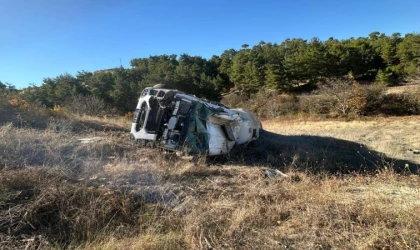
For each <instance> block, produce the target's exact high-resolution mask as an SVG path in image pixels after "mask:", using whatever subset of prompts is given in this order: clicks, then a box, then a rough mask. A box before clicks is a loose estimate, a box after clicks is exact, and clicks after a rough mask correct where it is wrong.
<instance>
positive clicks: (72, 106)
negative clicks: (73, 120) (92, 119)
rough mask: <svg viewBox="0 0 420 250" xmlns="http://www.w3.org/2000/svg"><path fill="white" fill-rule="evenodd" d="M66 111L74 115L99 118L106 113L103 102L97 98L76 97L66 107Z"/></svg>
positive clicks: (88, 96)
mask: <svg viewBox="0 0 420 250" xmlns="http://www.w3.org/2000/svg"><path fill="white" fill-rule="evenodd" d="M65 107H66V109H67V110H68V111H70V112H71V113H74V114H79V115H91V116H100V115H104V114H106V113H107V110H106V104H105V101H104V100H102V99H101V98H99V97H97V96H92V95H86V96H84V95H78V96H76V97H74V98H72V99H71V100H70V101H69V102H68V103H67V104H66V105H65Z"/></svg>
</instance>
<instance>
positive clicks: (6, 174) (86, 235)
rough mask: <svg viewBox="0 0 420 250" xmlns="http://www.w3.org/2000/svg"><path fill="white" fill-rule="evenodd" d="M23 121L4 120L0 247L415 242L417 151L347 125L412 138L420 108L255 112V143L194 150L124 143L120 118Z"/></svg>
mask: <svg viewBox="0 0 420 250" xmlns="http://www.w3.org/2000/svg"><path fill="white" fill-rule="evenodd" d="M279 98H280V99H281V98H283V97H279ZM285 98H286V99H287V98H289V97H285ZM7 108H10V107H7ZM51 112H53V114H54V113H57V112H58V113H60V111H59V110H56V111H51ZM39 114H40V113H39ZM21 117H22V119H21V120H22V122H21V123H3V125H1V126H0V248H1V249H21V248H26V249H49V248H50V249H61V248H70V249H302V248H303V249H305V248H317V249H331V248H344V249H378V248H379V249H381V248H384V249H407V248H412V249H415V248H419V247H420V231H419V228H420V216H419V214H418V210H419V208H420V203H419V202H418V201H419V198H420V197H419V190H418V186H419V184H420V178H419V176H418V175H417V174H415V175H413V174H411V172H415V168H411V167H415V166H416V164H418V163H419V161H417V160H416V159H417V158H407V157H404V156H403V155H400V154H398V153H396V154H393V153H392V152H389V151H387V150H391V149H387V150H385V148H382V147H380V143H379V141H381V140H378V139H377V141H378V142H377V143H379V144H375V143H374V142H372V143H371V144H369V142H368V141H364V140H361V139H363V138H365V139H367V140H369V137H366V136H363V134H356V133H355V132H352V133H353V137H352V136H351V135H352V133H350V132H351V131H363V130H365V131H366V133H372V130H373V129H376V130H379V128H380V127H383V129H382V131H390V130H392V129H393V128H395V130H401V131H403V130H404V129H405V131H406V132H407V133H406V134H407V135H409V134H410V132H409V131H412V132H413V133H414V135H415V136H417V135H418V133H416V132H415V131H414V130H415V129H417V130H416V131H418V128H417V127H416V126H418V119H417V120H416V119H415V117H413V118H392V119H391V118H382V119H383V120H381V121H379V122H375V121H365V122H363V121H356V122H337V121H324V122H322V121H319V122H316V121H315V122H314V121H311V122H307V121H306V122H305V121H291V120H289V121H285V122H279V121H272V122H264V124H263V126H264V128H265V129H266V130H270V131H271V132H268V131H266V132H264V134H263V136H262V138H261V140H259V141H257V142H255V143H253V144H252V145H249V146H248V147H246V148H239V149H237V151H236V152H233V153H232V154H231V155H230V156H228V157H222V158H210V159H206V158H204V157H196V158H194V159H193V160H187V159H181V158H178V157H176V156H174V155H172V154H165V153H164V152H160V151H159V150H155V149H142V148H138V147H137V146H136V145H132V144H131V143H129V142H128V140H127V138H126V135H127V132H128V131H126V130H125V128H128V127H129V124H128V122H127V121H126V123H125V124H124V122H123V120H120V119H117V118H115V119H114V118H106V119H105V118H98V117H96V118H92V117H87V116H80V115H72V116H69V115H65V114H61V115H58V114H54V116H52V117H49V118H47V119H45V116H35V115H33V116H31V118H32V119H33V118H37V117H38V120H33V122H28V121H27V120H25V118H26V117H29V116H25V115H21ZM70 118H71V119H70ZM2 119H3V122H5V118H4V117H2ZM42 123H45V125H44V126H40V124H42ZM31 126H32V127H31ZM34 126H35V127H34ZM387 126H388V127H387ZM392 126H394V127H392ZM385 128H388V129H389V130H385ZM323 129H324V130H323ZM409 129H410V130H409ZM310 131H312V132H313V134H310ZM334 131H336V132H334ZM384 133H385V132H384ZM302 134H307V135H306V136H304V135H302ZM388 135H389V134H387V133H385V134H384V136H383V138H384V139H386V138H388V137H387V136H388ZM396 135H397V134H396ZM397 136H402V134H398V135H397ZM83 138H94V140H91V141H89V140H85V142H86V141H87V142H91V143H82V141H80V140H79V139H83ZM378 138H380V137H378ZM410 138H412V139H410ZM403 140H404V138H403V137H402V138H401V141H403ZM405 140H407V143H408V144H409V145H410V147H412V148H415V147H417V146H419V145H418V144H416V143H417V140H416V139H415V138H414V137H410V136H407V137H406V138H405ZM410 140H411V141H410ZM360 143H363V144H367V146H368V147H366V146H364V145H363V144H360ZM387 145H388V144H387ZM361 146H362V147H361ZM383 152H385V153H387V155H384V154H382V153H383ZM369 157H371V158H369ZM367 159H368V160H367ZM375 159H376V160H375ZM404 159H405V160H404ZM406 164H409V168H405V166H406ZM401 166H402V168H401ZM273 168H276V169H280V170H281V171H283V172H284V173H286V174H287V177H281V176H278V177H276V178H273V179H270V178H267V177H266V176H265V171H272V170H273ZM396 171H399V173H397V172H396ZM410 171H411V172H410Z"/></svg>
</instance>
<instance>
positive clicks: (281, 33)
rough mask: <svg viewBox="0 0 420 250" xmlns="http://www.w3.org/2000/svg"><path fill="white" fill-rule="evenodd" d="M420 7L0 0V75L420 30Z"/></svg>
mask: <svg viewBox="0 0 420 250" xmlns="http://www.w3.org/2000/svg"><path fill="white" fill-rule="evenodd" d="M419 13H420V1H419V0H253V1H250V0H241V1H239V0H211V1H208V0H207V1H203V0H195V1H194V0H121V1H118V0H0V81H2V82H3V83H4V82H8V83H10V84H13V85H15V86H16V87H18V88H24V87H27V86H29V85H30V84H35V85H37V86H40V85H41V84H42V80H43V79H44V78H46V77H56V76H58V75H60V74H64V73H69V74H72V75H75V74H77V72H78V71H82V70H86V71H91V72H92V71H95V70H100V69H108V68H114V67H119V66H121V65H122V66H123V67H125V68H129V67H130V60H131V59H134V58H143V57H149V56H151V55H162V54H168V55H169V54H177V55H180V54H183V53H186V54H189V55H198V56H202V57H205V58H210V57H211V56H212V55H220V54H221V53H222V52H223V51H224V50H227V49H231V48H233V49H240V48H241V45H242V44H249V45H250V46H253V45H256V44H258V43H259V42H260V41H265V42H272V43H281V42H282V41H284V40H285V39H286V38H303V39H310V38H313V37H318V38H320V39H321V40H326V39H328V38H329V37H334V38H337V39H347V38H350V37H355V38H357V37H367V36H368V35H369V33H371V32H373V31H379V32H381V33H385V34H386V35H391V34H392V33H395V32H399V33H401V34H402V35H404V34H406V33H413V32H416V33H418V32H420V14H419Z"/></svg>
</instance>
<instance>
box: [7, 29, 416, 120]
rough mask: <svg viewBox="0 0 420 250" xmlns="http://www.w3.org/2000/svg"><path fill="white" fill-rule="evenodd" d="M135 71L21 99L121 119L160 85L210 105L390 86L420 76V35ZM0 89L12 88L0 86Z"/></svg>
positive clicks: (168, 59) (264, 48)
mask: <svg viewBox="0 0 420 250" xmlns="http://www.w3.org/2000/svg"><path fill="white" fill-rule="evenodd" d="M130 64H131V68H123V67H119V68H114V69H108V70H99V71H95V72H87V71H80V72H78V73H77V74H76V75H75V76H73V75H70V74H67V73H66V74H62V75H59V76H57V77H54V78H50V77H48V78H45V79H44V80H43V83H42V85H41V86H39V87H37V86H34V85H32V86H30V87H28V88H25V89H23V90H22V91H21V96H22V98H24V99H26V100H28V101H30V102H35V103H39V104H42V105H45V106H47V107H53V106H55V105H65V104H66V102H68V101H69V100H70V99H72V98H74V97H76V96H79V95H92V96H95V97H98V98H101V99H102V100H104V101H105V103H107V104H108V105H109V106H111V107H114V108H115V109H116V110H117V111H119V112H121V113H123V112H127V111H131V110H132V109H133V108H134V107H135V105H136V102H137V99H138V96H139V94H140V92H141V90H142V89H143V88H144V87H147V86H153V85H155V84H158V83H164V84H170V85H172V86H173V87H175V88H177V89H179V90H183V91H186V92H188V93H191V94H195V95H197V96H199V97H204V98H207V99H211V100H218V99H219V98H220V95H221V94H222V93H226V92H229V91H231V90H237V91H240V92H241V93H243V94H244V95H250V94H252V93H256V92H258V91H259V90H261V89H264V88H269V89H276V90H279V91H280V92H286V93H290V92H292V93H293V92H296V91H302V88H310V87H313V86H315V84H316V83H319V82H322V81H324V80H326V79H331V78H340V77H343V76H350V77H352V78H354V79H356V80H367V81H374V80H376V81H379V82H383V83H385V84H393V83H395V82H397V81H399V80H401V79H406V78H408V77H415V76H419V75H420V35H419V34H417V33H410V34H406V35H405V36H404V37H402V36H401V34H400V33H394V34H392V35H390V36H387V35H385V34H383V33H382V34H381V33H379V32H372V33H371V34H369V36H367V37H359V38H349V39H343V40H337V39H334V38H329V39H328V40H326V41H321V40H320V39H318V38H312V39H310V40H304V39H300V38H298V39H286V40H284V41H283V42H281V43H280V44H278V43H270V42H268V43H266V42H264V41H261V42H260V43H259V44H257V45H255V46H253V47H250V46H249V45H247V44H244V45H242V47H241V49H239V50H235V49H229V50H225V51H224V52H223V53H222V54H221V55H214V56H213V57H211V58H210V59H206V58H203V57H201V56H190V55H188V54H182V55H180V56H177V55H158V56H150V57H148V58H136V59H132V60H131V62H130ZM0 89H3V91H5V90H6V89H11V90H13V89H14V88H13V86H12V85H10V84H9V85H8V86H7V85H6V84H4V83H1V82H0Z"/></svg>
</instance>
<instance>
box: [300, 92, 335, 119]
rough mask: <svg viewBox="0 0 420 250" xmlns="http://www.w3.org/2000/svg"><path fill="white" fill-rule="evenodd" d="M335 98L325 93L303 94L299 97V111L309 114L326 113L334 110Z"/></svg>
mask: <svg viewBox="0 0 420 250" xmlns="http://www.w3.org/2000/svg"><path fill="white" fill-rule="evenodd" d="M335 102H336V101H335V100H334V99H333V98H331V97H329V96H325V95H303V96H300V97H299V104H300V111H301V112H303V113H308V114H311V115H319V114H320V115H327V114H330V113H332V112H333V111H335V109H334V108H333V107H334V106H335Z"/></svg>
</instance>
